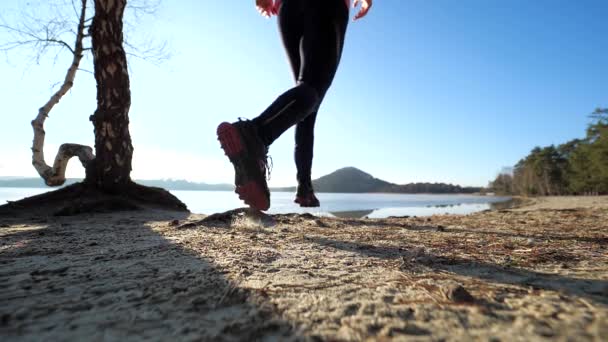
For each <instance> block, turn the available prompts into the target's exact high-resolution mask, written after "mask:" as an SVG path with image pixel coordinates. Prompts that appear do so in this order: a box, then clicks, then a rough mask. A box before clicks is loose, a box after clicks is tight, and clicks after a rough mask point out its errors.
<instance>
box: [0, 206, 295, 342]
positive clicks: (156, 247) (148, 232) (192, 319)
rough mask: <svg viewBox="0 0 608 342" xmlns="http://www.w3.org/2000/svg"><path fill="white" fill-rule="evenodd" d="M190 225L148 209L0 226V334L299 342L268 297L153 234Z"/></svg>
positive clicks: (51, 337) (53, 337)
mask: <svg viewBox="0 0 608 342" xmlns="http://www.w3.org/2000/svg"><path fill="white" fill-rule="evenodd" d="M187 217H188V213H183V212H167V211H160V210H158V211H150V210H149V211H145V212H127V213H121V214H96V215H93V214H88V215H87V214H85V215H79V216H76V217H48V218H47V219H46V221H44V222H40V221H39V220H38V221H37V220H36V219H35V220H33V221H29V222H28V221H27V220H26V219H20V220H19V221H15V220H12V219H10V218H9V219H8V221H9V223H10V225H8V227H7V225H6V223H4V222H7V221H6V220H0V224H2V223H4V227H3V228H0V236H1V239H0V265H1V266H0V303H1V305H0V335H1V336H4V338H7V339H8V340H11V339H26V340H27V339H36V340H105V339H112V340H129V339H133V338H137V339H152V340H167V339H171V338H177V339H178V340H193V339H196V340H219V341H221V340H258V339H277V340H281V339H287V338H291V339H293V338H299V337H298V336H297V333H296V332H295V328H294V327H293V326H292V324H290V323H289V322H287V321H284V320H282V319H281V318H280V314H279V313H278V312H277V309H276V308H275V307H274V306H273V305H272V304H271V303H270V302H269V301H268V300H267V299H265V293H263V292H261V291H258V290H251V289H245V288H240V287H239V286H238V284H236V283H235V282H234V281H232V280H230V279H228V278H227V277H226V275H225V274H226V271H224V270H223V269H222V268H221V266H219V265H218V264H216V263H214V262H213V261H212V260H210V259H208V258H207V257H206V256H205V255H203V254H204V253H202V252H200V251H198V252H197V251H195V250H193V249H190V248H188V247H186V246H183V245H180V244H178V243H175V242H173V241H171V240H168V239H167V238H166V237H165V236H163V235H161V234H159V233H158V232H157V231H158V230H159V229H161V230H164V229H177V228H176V225H177V224H178V222H179V221H181V220H184V219H186V218H187ZM176 220H179V221H176ZM152 221H154V222H156V221H166V222H167V223H166V228H165V226H162V227H161V228H159V227H156V228H155V229H156V231H155V230H154V229H152V228H151V227H150V226H149V224H150V223H149V222H152ZM16 222H17V223H16ZM20 225H21V227H20ZM31 226H36V228H35V229H31ZM28 227H30V228H28ZM9 229H10V230H11V232H8V230H9ZM174 235H175V234H172V235H171V236H172V237H173V238H174ZM177 235H179V234H177Z"/></svg>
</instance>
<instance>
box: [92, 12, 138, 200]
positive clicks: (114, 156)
mask: <svg viewBox="0 0 608 342" xmlns="http://www.w3.org/2000/svg"><path fill="white" fill-rule="evenodd" d="M126 3H127V1H126V0H95V16H94V18H93V22H92V24H91V29H90V32H91V39H92V48H93V62H94V65H95V67H94V73H95V80H96V81H97V110H96V111H95V113H94V114H93V115H92V116H91V121H92V122H93V125H94V128H95V161H94V162H93V163H91V165H90V167H88V168H87V176H86V182H87V183H89V184H93V185H94V186H96V187H97V188H99V189H100V190H102V191H104V192H107V193H120V192H121V191H124V190H125V188H126V187H127V186H129V185H130V184H131V176H130V173H131V160H132V157H133V145H132V144H131V135H130V134H129V108H130V106H131V91H130V88H129V72H128V68H127V57H126V54H125V50H124V48H123V21H122V20H123V14H124V10H125V6H126Z"/></svg>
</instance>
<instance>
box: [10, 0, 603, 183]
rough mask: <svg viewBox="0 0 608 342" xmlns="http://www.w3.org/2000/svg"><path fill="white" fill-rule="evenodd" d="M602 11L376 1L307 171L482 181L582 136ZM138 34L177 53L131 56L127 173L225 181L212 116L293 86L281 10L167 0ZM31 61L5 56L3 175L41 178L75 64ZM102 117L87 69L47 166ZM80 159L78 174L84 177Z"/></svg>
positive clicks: (282, 157)
mask: <svg viewBox="0 0 608 342" xmlns="http://www.w3.org/2000/svg"><path fill="white" fill-rule="evenodd" d="M60 1H61V0H60ZM23 3H24V2H23V1H19V0H3V1H2V2H0V13H2V15H1V16H2V17H3V18H4V20H5V21H7V22H10V23H15V22H18V20H19V15H18V13H19V12H18V11H19V10H21V9H25V10H28V9H30V10H31V9H32V8H34V9H35V11H36V13H37V15H39V16H42V17H45V16H49V15H51V14H52V11H50V10H49V9H48V6H45V5H39V4H44V3H45V1H38V2H36V1H32V2H29V3H32V5H29V7H28V6H25V5H24V4H23ZM57 10H58V11H62V10H65V11H67V10H70V7H60V8H59V9H57ZM67 13H70V12H67ZM606 13H608V2H606V1H603V0H601V1H591V0H586V1H566V0H552V1H548V0H535V1H526V0H512V1H498V0H492V1H487V0H463V1H450V0H436V1H423V0H415V1H413V0H408V1H401V0H385V1H381V0H377V1H375V3H374V6H373V8H372V10H371V11H370V13H369V15H368V16H367V17H366V18H364V19H363V20H361V21H358V22H351V23H350V24H349V25H350V26H349V29H348V33H347V37H346V46H345V49H344V54H343V58H342V64H341V66H340V69H339V70H338V74H337V76H336V79H335V81H334V83H333V86H332V88H331V90H330V91H329V93H328V95H327V97H326V100H325V102H324V104H323V106H322V108H321V111H320V113H319V117H318V119H317V129H316V145H315V160H314V165H313V177H319V176H322V175H324V174H327V173H329V172H331V171H334V170H335V169H338V168H340V167H344V166H356V167H358V168H360V169H362V170H364V171H366V172H369V173H371V174H372V175H374V176H376V177H378V178H382V179H385V180H388V181H392V182H396V183H408V182H418V181H431V182H448V183H457V184H461V185H485V184H487V182H488V181H489V180H491V179H493V178H494V177H495V175H496V173H497V172H498V171H500V169H501V168H502V167H503V166H511V165H513V164H515V163H516V162H517V161H518V160H519V159H520V158H522V157H523V156H525V155H526V154H527V153H528V152H529V151H530V150H531V149H532V148H533V147H534V146H537V145H540V146H544V145H550V144H559V143H562V142H565V141H567V140H570V139H573V138H577V137H582V136H583V135H584V130H585V127H586V125H587V123H588V118H587V117H586V114H588V113H590V112H591V111H592V110H593V109H594V108H595V107H597V106H608V82H607V80H608V63H606V56H607V52H608V39H606V37H608V25H605V16H606ZM352 14H353V13H351V15H352ZM130 20H131V21H132V19H130ZM128 38H129V39H130V40H131V41H133V42H135V43H137V42H142V41H146V40H149V39H153V40H155V41H157V42H163V41H166V42H167V46H168V48H169V49H170V50H171V54H172V57H171V58H170V59H169V60H167V61H165V62H164V63H162V64H160V65H153V64H151V63H148V62H145V61H141V60H138V59H136V58H131V59H130V60H129V63H130V68H131V87H132V96H133V98H132V107H131V112H130V118H131V132H132V136H133V142H134V146H135V156H134V170H133V174H132V176H133V177H134V178H186V179H190V180H194V181H206V182H212V183H217V182H231V181H232V179H233V174H232V168H231V165H230V164H229V163H228V161H227V159H225V157H224V156H223V153H222V151H221V149H220V148H219V144H218V142H217V141H216V137H215V129H216V127H217V125H218V124H219V123H220V122H222V121H234V120H236V118H237V117H247V118H252V117H254V116H256V115H258V114H259V113H260V112H261V111H262V110H264V109H265V107H266V106H267V105H269V104H270V103H271V102H272V101H273V100H274V99H275V98H276V96H278V95H280V93H281V92H282V91H284V90H287V89H288V88H289V87H291V86H292V78H291V74H290V70H289V66H288V63H287V60H286V58H285V54H284V52H283V48H282V46H281V43H280V40H279V37H278V32H277V27H276V19H275V18H273V19H270V20H268V19H265V18H262V17H260V16H259V15H258V14H257V12H256V10H255V7H254V1H253V0H252V1H250V3H249V2H247V1H186V0H182V1H179V2H170V1H164V2H163V3H162V4H161V7H160V8H159V10H158V11H157V13H156V14H155V15H154V16H151V17H145V18H143V19H141V21H140V22H137V25H135V27H133V28H131V29H130V30H129V32H128ZM7 39H9V38H8V37H7V36H6V35H5V34H0V43H3V42H6V41H7ZM30 55H31V51H30V50H28V49H25V50H15V51H12V52H11V53H9V54H7V55H1V56H0V58H2V63H1V64H0V75H2V77H0V94H2V95H1V99H2V114H0V115H1V117H0V118H1V119H0V120H1V121H0V122H1V124H0V127H1V128H0V156H2V158H0V176H7V175H13V176H14V175H21V176H33V175H35V171H34V169H33V168H32V166H31V164H30V158H31V155H30V152H29V147H30V146H31V139H32V132H31V127H30V125H29V122H30V121H31V120H32V119H33V118H34V117H35V115H36V112H37V108H39V107H40V106H41V105H43V104H44V102H46V101H47V100H48V98H49V96H50V95H51V94H52V92H53V89H54V85H56V83H57V82H59V81H61V80H62V79H63V77H64V74H65V70H66V69H67V67H68V65H69V56H67V55H60V56H59V57H58V58H57V59H56V60H54V59H53V57H54V55H49V56H48V57H49V58H47V59H45V60H42V61H41V62H40V63H39V64H36V63H32V62H31V59H30V58H28V56H30ZM83 66H84V67H85V68H88V69H91V66H90V59H88V60H87V61H85V62H84V64H83ZM94 110H95V83H94V80H93V77H92V75H90V74H88V73H84V72H83V73H79V74H78V76H77V79H76V84H75V86H74V88H73V90H72V91H71V92H70V93H69V94H68V95H67V96H66V97H65V98H64V99H63V100H62V101H61V102H60V103H59V105H58V106H57V107H55V109H54V110H53V111H52V112H51V117H50V118H49V119H48V120H47V125H46V130H47V149H46V153H47V162H49V163H51V162H52V158H54V155H55V151H56V149H57V147H58V146H59V145H60V144H61V143H63V142H78V143H83V144H88V145H92V144H93V133H92V125H91V123H90V122H89V121H88V116H89V115H90V114H92V113H93V111H94ZM292 151H293V130H289V131H287V132H286V133H285V134H284V135H283V136H281V138H279V139H278V140H277V141H276V142H275V144H273V145H272V147H271V148H270V155H271V156H272V158H273V160H274V170H273V176H272V179H271V181H270V184H271V185H274V186H278V185H292V184H294V183H295V166H294V163H293V157H292V155H293V152H292ZM78 164H79V163H78V162H76V161H73V162H72V163H71V164H70V167H69V170H68V174H69V175H71V176H81V175H82V174H83V172H82V170H81V167H80V166H79V165H78Z"/></svg>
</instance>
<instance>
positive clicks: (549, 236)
mask: <svg viewBox="0 0 608 342" xmlns="http://www.w3.org/2000/svg"><path fill="white" fill-rule="evenodd" d="M444 231H446V232H451V233H469V234H482V235H494V236H498V237H508V238H521V239H530V238H533V239H539V240H555V241H578V242H590V243H597V244H600V245H608V237H605V236H602V237H599V236H598V237H593V236H576V235H555V234H547V233H545V232H542V233H530V234H521V233H508V232H497V231H483V230H473V229H463V228H445V229H444Z"/></svg>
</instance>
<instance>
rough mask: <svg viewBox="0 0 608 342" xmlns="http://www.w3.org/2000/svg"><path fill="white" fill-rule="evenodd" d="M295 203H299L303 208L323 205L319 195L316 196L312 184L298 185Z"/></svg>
mask: <svg viewBox="0 0 608 342" xmlns="http://www.w3.org/2000/svg"><path fill="white" fill-rule="evenodd" d="M294 203H297V204H299V205H300V207H303V208H316V207H319V206H321V203H319V199H317V196H315V192H314V191H313V189H312V184H308V185H298V190H297V191H296V199H295V200H294Z"/></svg>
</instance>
